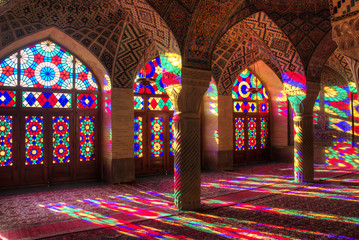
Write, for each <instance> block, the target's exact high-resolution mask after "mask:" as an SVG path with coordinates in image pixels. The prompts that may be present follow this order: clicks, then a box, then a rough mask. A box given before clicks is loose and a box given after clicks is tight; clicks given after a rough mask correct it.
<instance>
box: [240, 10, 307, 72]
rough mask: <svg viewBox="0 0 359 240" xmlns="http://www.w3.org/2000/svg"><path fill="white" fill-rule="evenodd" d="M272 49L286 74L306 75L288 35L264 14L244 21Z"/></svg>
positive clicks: (259, 13) (260, 13)
mask: <svg viewBox="0 0 359 240" xmlns="http://www.w3.org/2000/svg"><path fill="white" fill-rule="evenodd" d="M243 22H244V23H246V24H248V25H249V26H250V27H251V28H252V29H253V30H254V31H255V32H256V33H257V35H258V36H259V37H260V38H261V39H263V41H264V42H265V43H266V44H267V46H268V47H269V48H270V49H271V51H272V52H273V54H274V55H275V57H276V58H277V61H278V62H279V63H280V66H281V69H282V70H283V71H284V72H296V73H300V74H302V75H305V74H304V68H303V65H302V61H301V59H300V56H299V54H298V52H297V50H296V48H295V47H294V46H293V44H292V43H291V41H290V40H289V39H288V37H287V35H286V34H285V33H284V32H283V31H282V30H281V29H280V28H279V27H278V26H277V25H276V23H275V22H274V21H273V20H272V19H271V18H269V17H268V15H267V14H265V13H264V12H258V13H256V14H253V15H252V16H250V17H248V18H246V19H244V20H243Z"/></svg>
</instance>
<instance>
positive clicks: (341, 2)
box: [330, 0, 359, 21]
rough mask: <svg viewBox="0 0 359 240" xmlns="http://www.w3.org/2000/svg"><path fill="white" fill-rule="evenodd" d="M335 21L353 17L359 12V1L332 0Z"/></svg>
mask: <svg viewBox="0 0 359 240" xmlns="http://www.w3.org/2000/svg"><path fill="white" fill-rule="evenodd" d="M330 4H331V8H332V18H333V21H338V20H341V19H344V18H346V17H350V16H353V15H355V14H357V13H358V12H359V1H358V0H350V1H349V0H348V1H345V0H330Z"/></svg>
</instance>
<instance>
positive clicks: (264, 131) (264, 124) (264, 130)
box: [261, 118, 268, 148]
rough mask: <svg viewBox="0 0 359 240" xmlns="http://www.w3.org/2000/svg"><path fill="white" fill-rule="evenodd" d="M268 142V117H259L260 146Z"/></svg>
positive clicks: (264, 146) (262, 146)
mask: <svg viewBox="0 0 359 240" xmlns="http://www.w3.org/2000/svg"><path fill="white" fill-rule="evenodd" d="M267 144H268V118H261V148H266V146H267Z"/></svg>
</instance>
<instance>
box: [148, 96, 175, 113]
mask: <svg viewBox="0 0 359 240" xmlns="http://www.w3.org/2000/svg"><path fill="white" fill-rule="evenodd" d="M148 110H158V111H173V110H174V106H173V103H172V102H171V100H170V99H169V98H159V97H150V98H148Z"/></svg>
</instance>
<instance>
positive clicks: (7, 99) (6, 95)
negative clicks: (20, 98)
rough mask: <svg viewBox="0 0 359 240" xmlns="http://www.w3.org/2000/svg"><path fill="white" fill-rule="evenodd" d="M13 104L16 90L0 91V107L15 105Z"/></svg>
mask: <svg viewBox="0 0 359 240" xmlns="http://www.w3.org/2000/svg"><path fill="white" fill-rule="evenodd" d="M15 106H16V92H15V91H0V107H15Z"/></svg>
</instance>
